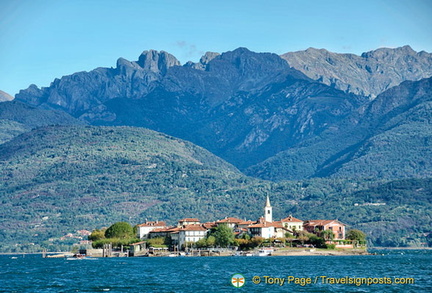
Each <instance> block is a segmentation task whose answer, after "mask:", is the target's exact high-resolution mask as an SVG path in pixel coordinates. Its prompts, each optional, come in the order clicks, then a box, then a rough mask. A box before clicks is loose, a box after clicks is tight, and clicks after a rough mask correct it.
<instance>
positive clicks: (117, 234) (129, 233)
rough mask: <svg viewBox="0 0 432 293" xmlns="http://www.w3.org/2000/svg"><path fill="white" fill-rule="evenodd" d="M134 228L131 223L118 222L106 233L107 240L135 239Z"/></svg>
mask: <svg viewBox="0 0 432 293" xmlns="http://www.w3.org/2000/svg"><path fill="white" fill-rule="evenodd" d="M134 236H135V235H134V233H133V228H132V226H131V225H130V224H129V223H126V222H117V223H115V224H113V225H111V226H110V227H109V228H108V229H107V230H106V231H105V237H106V238H120V239H124V238H132V237H134Z"/></svg>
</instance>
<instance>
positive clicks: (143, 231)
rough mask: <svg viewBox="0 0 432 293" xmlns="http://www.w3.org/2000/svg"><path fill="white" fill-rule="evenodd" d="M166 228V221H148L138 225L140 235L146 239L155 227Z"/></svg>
mask: <svg viewBox="0 0 432 293" xmlns="http://www.w3.org/2000/svg"><path fill="white" fill-rule="evenodd" d="M163 228H166V223H165V222H162V221H161V222H159V221H150V222H149V221H147V222H145V223H144V224H139V225H138V231H137V234H138V237H139V238H140V239H145V238H148V235H149V233H150V231H153V230H155V229H163Z"/></svg>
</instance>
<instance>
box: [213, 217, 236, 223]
mask: <svg viewBox="0 0 432 293" xmlns="http://www.w3.org/2000/svg"><path fill="white" fill-rule="evenodd" d="M241 222H243V220H241V219H238V218H233V217H228V218H225V219H223V220H219V221H216V223H234V224H238V223H241Z"/></svg>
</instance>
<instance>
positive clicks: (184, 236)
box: [177, 224, 207, 250]
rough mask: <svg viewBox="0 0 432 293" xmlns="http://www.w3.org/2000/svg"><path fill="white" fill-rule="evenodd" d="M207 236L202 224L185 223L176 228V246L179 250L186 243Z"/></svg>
mask: <svg viewBox="0 0 432 293" xmlns="http://www.w3.org/2000/svg"><path fill="white" fill-rule="evenodd" d="M206 236H207V229H206V228H204V227H203V226H202V225H196V224H194V225H187V226H184V227H182V228H180V229H179V230H178V238H177V239H178V248H179V250H180V249H181V248H182V247H184V246H186V244H187V243H191V242H192V243H195V242H197V241H198V240H200V239H203V238H205V237H206Z"/></svg>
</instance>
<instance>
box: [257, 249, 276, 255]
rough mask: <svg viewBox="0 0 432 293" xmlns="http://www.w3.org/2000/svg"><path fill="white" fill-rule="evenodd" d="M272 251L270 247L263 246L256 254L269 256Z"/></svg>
mask: <svg viewBox="0 0 432 293" xmlns="http://www.w3.org/2000/svg"><path fill="white" fill-rule="evenodd" d="M272 253H273V249H271V248H263V249H260V250H259V251H258V256H270V255H272Z"/></svg>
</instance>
